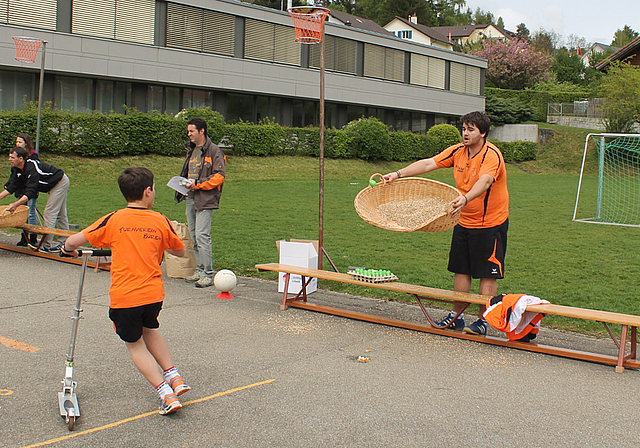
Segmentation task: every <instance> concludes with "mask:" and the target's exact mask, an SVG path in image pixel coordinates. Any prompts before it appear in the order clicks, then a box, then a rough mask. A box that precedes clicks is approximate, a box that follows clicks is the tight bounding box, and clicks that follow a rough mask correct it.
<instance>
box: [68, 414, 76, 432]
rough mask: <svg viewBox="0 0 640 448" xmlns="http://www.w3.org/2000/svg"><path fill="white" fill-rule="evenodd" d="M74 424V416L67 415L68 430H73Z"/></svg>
mask: <svg viewBox="0 0 640 448" xmlns="http://www.w3.org/2000/svg"><path fill="white" fill-rule="evenodd" d="M75 424H76V418H75V417H69V431H73V427H74V426H75Z"/></svg>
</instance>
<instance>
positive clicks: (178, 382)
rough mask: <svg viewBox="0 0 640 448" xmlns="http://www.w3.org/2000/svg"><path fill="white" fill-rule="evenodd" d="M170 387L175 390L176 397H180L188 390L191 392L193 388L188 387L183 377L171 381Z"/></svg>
mask: <svg viewBox="0 0 640 448" xmlns="http://www.w3.org/2000/svg"><path fill="white" fill-rule="evenodd" d="M168 383H169V386H171V388H172V389H173V391H174V392H175V394H176V395H178V396H180V395H182V394H183V393H185V392H187V391H188V390H191V387H189V386H188V385H187V383H185V382H184V379H182V377H181V376H180V375H178V376H176V377H174V378H171V379H170V380H169V381H168Z"/></svg>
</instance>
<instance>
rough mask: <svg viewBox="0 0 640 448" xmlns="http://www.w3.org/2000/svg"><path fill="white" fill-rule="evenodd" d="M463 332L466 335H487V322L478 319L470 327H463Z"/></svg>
mask: <svg viewBox="0 0 640 448" xmlns="http://www.w3.org/2000/svg"><path fill="white" fill-rule="evenodd" d="M463 331H464V332H465V333H468V334H475V335H479V336H485V335H486V334H487V322H486V321H485V320H484V319H478V320H477V321H475V322H474V323H472V324H471V325H468V326H466V327H464V330H463Z"/></svg>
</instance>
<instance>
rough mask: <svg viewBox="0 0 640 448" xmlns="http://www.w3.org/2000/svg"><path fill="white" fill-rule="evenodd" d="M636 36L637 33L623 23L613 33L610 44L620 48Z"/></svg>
mask: <svg viewBox="0 0 640 448" xmlns="http://www.w3.org/2000/svg"><path fill="white" fill-rule="evenodd" d="M636 37H638V33H637V32H636V31H634V30H632V29H631V28H630V27H629V25H625V26H624V28H623V29H618V30H617V31H616V32H615V33H614V34H613V40H612V41H611V45H612V46H614V47H618V48H622V47H624V46H625V45H627V44H628V43H629V42H631V41H632V40H634V39H635V38H636Z"/></svg>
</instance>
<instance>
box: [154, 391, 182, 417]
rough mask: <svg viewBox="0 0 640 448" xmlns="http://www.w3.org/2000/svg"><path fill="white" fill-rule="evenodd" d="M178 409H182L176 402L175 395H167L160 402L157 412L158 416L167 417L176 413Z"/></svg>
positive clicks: (176, 397)
mask: <svg viewBox="0 0 640 448" xmlns="http://www.w3.org/2000/svg"><path fill="white" fill-rule="evenodd" d="M180 408H182V403H180V400H178V396H177V395H176V394H169V395H167V396H166V397H164V400H162V404H161V405H160V407H159V408H158V412H159V413H160V415H167V414H171V413H172V412H176V411H177V410H178V409H180Z"/></svg>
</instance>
